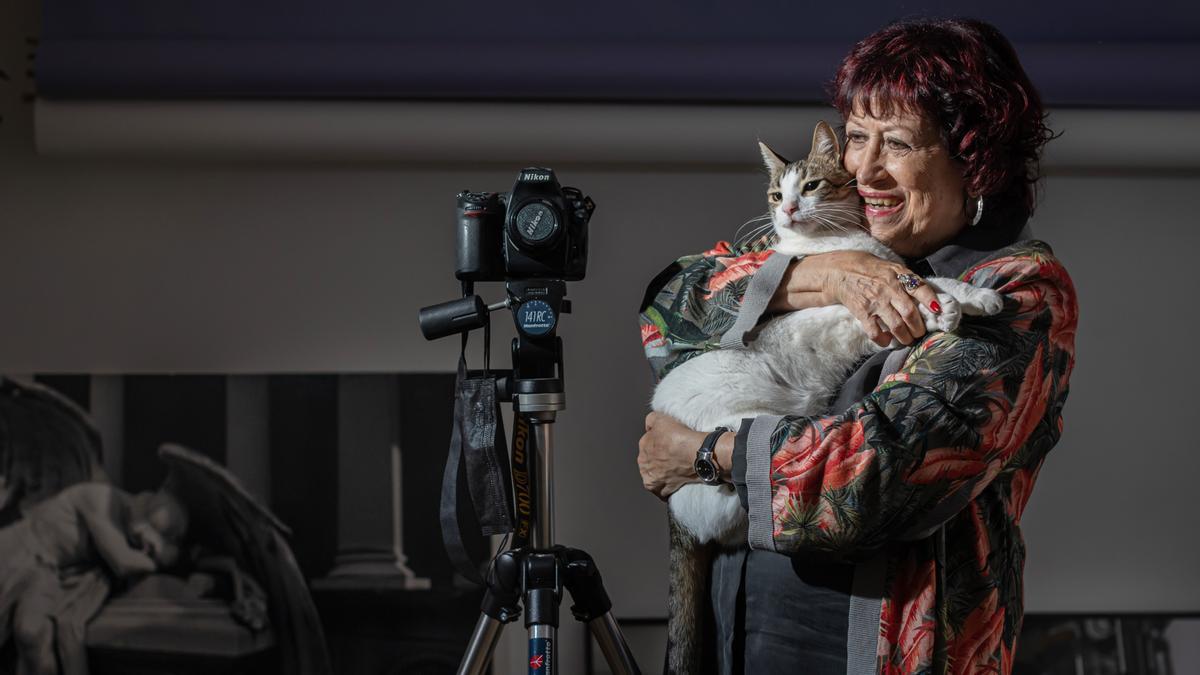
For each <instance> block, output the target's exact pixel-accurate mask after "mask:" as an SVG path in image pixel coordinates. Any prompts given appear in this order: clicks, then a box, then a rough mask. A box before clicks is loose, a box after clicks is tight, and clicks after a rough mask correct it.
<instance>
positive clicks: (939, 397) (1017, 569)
mask: <svg viewBox="0 0 1200 675" xmlns="http://www.w3.org/2000/svg"><path fill="white" fill-rule="evenodd" d="M834 105H835V106H836V107H837V109H838V111H839V112H840V113H841V114H842V116H843V119H844V121H845V132H846V149H845V153H844V162H845V165H846V168H847V169H848V170H849V171H850V172H852V173H853V174H854V175H855V177H856V179H857V184H858V190H859V192H860V194H861V195H862V197H863V200H864V203H865V219H866V224H867V226H868V227H869V228H870V231H871V234H872V235H873V236H874V237H876V238H877V239H879V240H880V241H882V242H884V243H886V244H888V245H889V246H890V247H891V248H892V249H893V250H895V251H896V252H897V253H899V254H901V255H902V256H904V258H905V260H906V264H903V265H901V264H895V263H891V262H887V261H883V260H880V259H878V258H874V257H873V256H869V255H867V254H863V253H850V252H845V253H842V252H835V253H827V254H821V255H812V256H808V257H805V258H803V259H801V260H791V259H787V258H785V257H783V256H780V255H774V254H766V253H765V252H764V251H763V249H764V244H763V243H762V242H759V243H756V244H755V245H753V246H747V247H742V248H737V249H731V248H730V247H729V246H728V245H725V244H721V245H718V247H717V248H715V249H714V250H712V251H709V252H708V253H706V254H703V255H700V256H690V257H687V258H683V259H681V260H680V261H679V262H677V263H676V264H675V266H673V267H672V268H669V269H670V270H671V271H670V272H667V273H664V274H662V275H660V276H659V277H658V278H657V279H656V280H655V282H653V283H652V285H651V289H650V293H649V294H648V295H647V297H648V299H649V302H647V304H646V306H645V307H643V311H642V336H643V343H644V344H645V347H646V352H647V356H648V358H649V359H650V361H651V364H652V365H653V367H654V369H655V372H656V374H657V375H658V376H659V377H661V376H662V375H664V374H665V373H666V372H668V371H669V370H670V369H671V368H672V367H674V366H676V365H678V364H679V363H682V362H683V361H684V360H686V359H687V358H689V357H691V356H695V355H697V354H700V353H703V352H704V351H705V350H708V349H715V348H733V349H736V348H738V347H739V346H744V345H745V343H746V340H749V339H753V333H752V332H748V331H747V330H746V328H747V327H750V328H752V327H753V326H754V325H755V323H756V322H757V321H758V320H760V319H761V318H764V317H765V316H767V315H769V314H770V313H776V312H784V311H792V310H797V309H802V308H805V307H813V306H821V305H830V304H834V303H840V304H842V305H845V306H846V307H847V308H849V309H850V311H851V312H852V313H853V314H854V315H855V316H856V317H857V318H858V319H859V320H860V322H861V323H862V324H863V327H864V329H865V330H867V331H868V332H869V333H870V334H871V336H872V337H873V338H874V339H875V340H876V341H877V342H878V343H879V344H880V345H887V344H889V343H890V342H891V341H892V339H893V338H895V339H896V340H898V341H899V342H901V343H903V344H905V345H910V346H909V347H907V348H904V349H901V350H889V351H883V352H881V353H880V354H877V355H875V356H874V357H872V358H870V359H868V360H867V362H866V363H864V364H863V365H862V366H861V367H860V368H859V369H858V370H857V371H856V372H854V373H853V374H852V375H851V376H850V378H849V380H848V381H847V382H846V384H845V385H844V387H843V389H842V392H841V394H840V395H839V396H838V397H837V400H836V401H834V402H832V405H831V407H830V408H829V410H828V414H827V415H825V416H821V417H800V416H791V417H782V418H778V417H759V418H756V419H750V420H745V421H744V422H743V424H742V426H741V429H740V430H738V431H737V433H736V434H733V433H727V434H724V435H723V436H720V437H719V438H718V440H717V442H716V449H715V462H716V464H717V465H718V467H719V470H720V472H721V474H722V476H723V477H724V478H725V479H726V480H727V481H728V482H730V483H732V484H734V485H735V486H736V488H737V490H738V492H739V494H740V496H741V497H742V502H743V505H744V506H745V507H746V510H747V512H748V514H749V519H750V534H749V551H748V552H747V551H738V552H725V553H723V554H722V555H720V556H718V557H717V559H716V561H715V562H714V565H713V569H712V574H713V577H712V584H711V588H712V592H711V599H712V604H713V612H714V619H715V624H716V630H715V632H714V635H713V636H712V640H711V644H710V647H711V649H712V651H713V652H714V654H715V663H716V664H717V666H718V670H720V671H721V672H735V671H736V672H741V671H743V670H744V672H748V673H756V674H757V673H771V672H803V673H826V672H830V673H833V672H838V673H844V672H853V673H859V672H877V671H878V672H888V673H891V672H897V673H914V672H953V673H963V672H977V671H985V670H986V671H989V672H990V671H999V672H1003V673H1007V672H1010V671H1011V668H1012V663H1013V649H1014V648H1015V644H1016V638H1017V634H1018V632H1019V629H1020V624H1021V617H1022V611H1023V609H1022V587H1021V574H1022V568H1023V564H1024V549H1023V543H1022V540H1021V535H1020V529H1019V525H1018V523H1019V521H1020V517H1021V511H1022V509H1023V508H1024V506H1025V504H1026V502H1027V500H1028V498H1029V493H1030V490H1031V488H1032V485H1033V482H1034V479H1035V477H1036V475H1037V471H1038V469H1039V467H1040V466H1041V463H1042V460H1043V458H1044V457H1045V455H1046V453H1047V452H1048V451H1049V450H1050V448H1051V447H1053V446H1054V444H1055V443H1056V442H1057V440H1058V437H1059V434H1060V431H1061V410H1062V405H1063V402H1064V400H1065V398H1066V394H1067V380H1068V377H1069V375H1070V372H1071V368H1072V365H1073V363H1074V332H1075V324H1076V305H1075V294H1074V289H1073V287H1072V285H1071V281H1070V279H1069V277H1068V276H1067V274H1066V272H1065V270H1064V269H1063V267H1062V266H1061V264H1059V262H1058V261H1057V260H1056V259H1055V258H1054V257H1053V254H1052V252H1051V250H1050V248H1049V247H1048V246H1047V245H1046V244H1044V243H1041V242H1036V241H1019V240H1020V239H1021V236H1020V235H1021V233H1022V230H1023V228H1024V226H1025V223H1026V220H1027V219H1028V217H1029V214H1030V213H1031V212H1032V210H1033V206H1034V197H1035V194H1034V192H1035V191H1034V187H1035V182H1036V181H1037V179H1038V157H1039V155H1040V152H1041V148H1042V146H1043V145H1044V144H1045V142H1046V141H1047V140H1048V139H1049V137H1050V133H1049V131H1048V130H1047V128H1046V127H1045V125H1044V123H1043V119H1044V113H1043V110H1042V107H1041V102H1040V99H1039V97H1038V95H1037V92H1036V91H1035V90H1034V88H1033V86H1032V85H1031V84H1030V82H1029V79H1028V77H1027V76H1026V75H1025V73H1024V71H1023V69H1022V68H1021V65H1020V63H1019V62H1018V60H1017V57H1016V54H1015V53H1014V51H1013V49H1012V46H1011V45H1010V44H1009V43H1008V41H1007V40H1006V39H1005V38H1004V37H1003V36H1002V35H1001V34H1000V33H999V32H998V31H997V30H996V29H995V28H994V27H992V26H990V25H987V24H985V23H982V22H977V21H966V20H948V21H946V20H940V21H916V22H905V23H899V24H894V25H892V26H889V27H887V28H885V29H883V30H881V31H879V32H878V33H876V34H874V35H872V36H870V37H868V38H866V39H865V40H863V41H862V42H860V43H859V44H858V45H856V46H855V47H854V49H853V50H852V51H851V53H850V54H849V55H848V56H847V57H846V59H845V60H844V61H843V63H842V66H841V68H840V69H839V71H838V74H837V77H836V80H835V86H834ZM905 274H919V275H924V276H930V275H936V276H943V277H946V276H949V277H958V278H961V279H963V280H965V281H968V282H970V283H972V284H974V285H977V286H982V287H988V288H993V289H996V290H997V291H999V292H1000V293H1001V294H1002V295H1004V297H1005V308H1004V310H1003V311H1002V312H1001V313H1000V314H999V315H997V316H994V317H988V318H986V319H969V320H966V321H964V322H963V324H962V325H961V326H960V327H959V329H958V330H956V331H954V332H953V333H935V334H931V335H928V336H927V335H925V331H924V327H923V322H922V320H921V317H920V315H919V313H918V311H917V309H916V306H917V303H924V304H925V305H926V306H928V307H930V308H931V309H934V310H935V311H936V310H937V308H936V307H935V306H934V305H933V303H935V302H936V299H935V297H934V295H933V293H932V292H930V290H929V288H928V287H927V286H924V285H918V286H916V287H915V288H912V287H910V286H909V285H907V284H902V283H900V281H899V280H898V279H899V278H900V275H905ZM744 276H749V277H750V279H749V280H748V282H743V283H738V284H731V283H729V282H730V281H731V280H733V279H738V278H740V277H744ZM739 294H741V295H739ZM710 313H711V314H710ZM722 315H723V316H722ZM704 439H705V434H702V433H697V432H693V431H691V430H690V429H688V428H686V427H684V426H683V425H681V424H680V423H678V422H677V421H675V420H673V419H671V418H669V417H666V416H663V415H659V414H654V413H652V414H651V415H649V416H648V417H647V419H646V433H645V435H644V436H643V437H642V439H641V442H640V453H639V456H638V464H639V468H640V470H641V473H642V478H643V481H644V483H645V486H646V488H647V489H648V490H650V491H651V492H653V493H654V494H656V495H658V496H660V497H662V498H665V497H667V496H668V495H669V494H671V493H672V492H673V491H675V490H676V489H678V488H679V486H680V485H683V484H685V483H688V482H695V481H697V480H698V478H697V476H696V474H695V471H694V469H693V462H694V461H695V459H696V456H697V449H698V448H699V447H700V445H701V443H702V442H703V441H704Z"/></svg>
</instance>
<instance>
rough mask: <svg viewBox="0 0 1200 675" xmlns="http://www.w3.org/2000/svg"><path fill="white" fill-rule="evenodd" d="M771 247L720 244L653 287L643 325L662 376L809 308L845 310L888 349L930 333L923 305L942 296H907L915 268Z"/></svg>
mask: <svg viewBox="0 0 1200 675" xmlns="http://www.w3.org/2000/svg"><path fill="white" fill-rule="evenodd" d="M766 246H767V242H766V241H763V240H760V241H758V242H756V243H754V244H752V245H749V246H746V247H742V248H736V249H735V248H730V246H729V245H728V244H727V243H725V242H720V243H718V244H717V246H716V247H714V248H713V249H712V250H710V251H707V252H705V253H702V254H700V255H692V256H686V257H684V258H680V259H679V260H677V261H676V262H675V263H673V264H672V265H671V266H669V267H668V268H667V269H666V270H663V272H662V273H660V274H659V275H658V276H657V277H656V278H655V279H654V280H653V281H652V282H651V283H650V287H649V288H648V289H647V291H646V297H645V299H644V301H643V305H642V310H641V316H640V320H641V330H642V346H643V348H644V349H645V351H646V358H647V359H648V360H649V361H650V365H651V367H652V368H653V369H654V374H655V376H656V377H657V378H659V379H661V378H662V377H664V376H665V375H666V374H667V373H668V372H670V370H671V369H672V368H674V367H675V366H677V365H679V364H681V363H683V362H684V361H687V360H688V359H689V358H692V357H694V356H696V355H698V354H702V353H704V352H706V351H708V350H710V349H716V348H718V347H735V348H736V347H744V346H745V344H746V343H745V339H746V334H747V332H748V331H750V330H751V329H753V328H754V327H755V326H756V325H758V323H759V321H761V320H762V318H764V317H765V316H768V315H770V314H777V313H780V312H787V311H795V310H799V309H805V308H808V307H822V306H826V305H832V304H837V303H840V304H843V305H845V306H846V307H847V309H849V310H850V312H851V313H852V314H853V315H854V316H855V317H856V318H857V319H858V320H859V322H860V323H862V325H863V327H864V329H866V330H867V333H868V335H870V336H871V338H872V339H873V340H875V341H876V342H877V343H878V344H879V345H881V346H883V345H887V344H888V343H890V342H891V341H892V338H893V337H895V338H896V339H897V340H900V341H901V342H903V343H904V344H909V343H911V342H912V341H913V340H915V339H917V338H919V337H921V336H922V335H924V334H925V324H924V321H923V320H922V318H921V316H920V313H919V312H918V311H917V307H916V303H917V302H923V303H925V304H926V305H928V304H929V303H930V302H932V301H934V300H936V296H935V295H934V293H933V291H932V290H930V289H929V287H928V286H922V287H920V288H918V289H917V291H916V292H915V293H914V294H913V295H909V294H908V293H907V292H905V291H903V290H902V289H901V287H900V284H899V282H898V281H897V280H896V275H897V274H898V273H901V272H908V271H909V270H908V269H907V268H905V267H904V266H903V265H901V264H899V263H893V262H890V261H886V260H881V259H879V258H876V257H875V256H873V255H871V254H869V253H865V252H861V251H836V252H830V253H821V254H816V255H811V256H806V257H803V258H800V259H796V258H792V257H790V256H785V255H782V254H779V253H776V252H774V251H772V250H770V249H768V248H767V247H766Z"/></svg>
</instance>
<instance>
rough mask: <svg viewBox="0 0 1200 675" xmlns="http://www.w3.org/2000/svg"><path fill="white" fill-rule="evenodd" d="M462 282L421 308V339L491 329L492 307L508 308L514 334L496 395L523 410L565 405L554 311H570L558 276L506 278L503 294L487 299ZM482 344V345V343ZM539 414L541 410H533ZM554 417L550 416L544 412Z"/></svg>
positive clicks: (418, 318) (555, 408) (560, 346)
mask: <svg viewBox="0 0 1200 675" xmlns="http://www.w3.org/2000/svg"><path fill="white" fill-rule="evenodd" d="M472 286H473V284H472V282H464V283H463V297H462V298H460V299H458V300H451V301H449V302H443V303H441V304H437V305H430V306H428V307H423V308H421V310H420V312H419V313H418V315H417V320H418V322H419V323H420V325H421V333H422V334H423V335H424V336H425V339H426V340H436V339H439V338H443V337H446V336H449V335H454V334H455V333H462V334H466V333H468V332H470V331H472V330H475V329H477V328H483V329H484V330H485V331H487V330H489V329H490V323H491V312H493V311H496V310H499V309H504V308H508V309H510V310H512V317H513V322H514V323H515V324H516V327H517V337H515V338H513V341H512V370H511V372H510V373H509V374H507V375H504V376H501V377H500V378H499V386H498V397H499V398H500V400H503V401H512V402H513V404H514V409H515V410H517V411H519V412H522V413H530V414H539V413H542V414H544V413H547V412H549V413H553V412H555V411H558V410H562V409H564V408H565V407H566V401H565V397H564V386H565V384H564V371H563V361H562V352H563V350H562V338H560V337H558V335H557V330H558V317H559V316H560V315H561V314H569V313H570V311H571V301H570V300H568V299H566V297H565V296H566V292H567V285H566V282H564V281H563V280H562V279H514V280H510V281H508V282H506V284H505V290H506V294H507V297H505V299H504V300H502V301H500V302H497V303H494V304H491V305H489V304H487V303H485V302H484V300H483V299H482V298H481V297H479V296H478V295H475V294H474V293H473V292H472V291H473V290H474V289H473V288H472ZM485 349H486V347H485ZM535 416H538V417H543V415H535ZM549 419H550V420H551V421H552V420H553V416H552V415H551V417H550V418H549Z"/></svg>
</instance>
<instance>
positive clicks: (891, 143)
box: [887, 138, 912, 150]
mask: <svg viewBox="0 0 1200 675" xmlns="http://www.w3.org/2000/svg"><path fill="white" fill-rule="evenodd" d="M887 144H888V147H889V148H892V149H893V150H911V149H912V146H911V145H909V144H908V143H905V142H904V141H900V140H897V139H895V138H889V139H887Z"/></svg>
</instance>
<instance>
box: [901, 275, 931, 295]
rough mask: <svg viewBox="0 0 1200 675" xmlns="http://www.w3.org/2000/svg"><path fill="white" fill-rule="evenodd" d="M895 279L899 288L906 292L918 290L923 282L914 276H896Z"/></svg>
mask: <svg viewBox="0 0 1200 675" xmlns="http://www.w3.org/2000/svg"><path fill="white" fill-rule="evenodd" d="M896 279H897V280H898V281H899V282H900V286H901V287H902V288H904V290H906V291H915V290H917V289H918V288H920V286H921V284H923V283H925V280H924V279H922V278H921V277H919V276H917V275H915V274H907V273H904V274H897V275H896Z"/></svg>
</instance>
